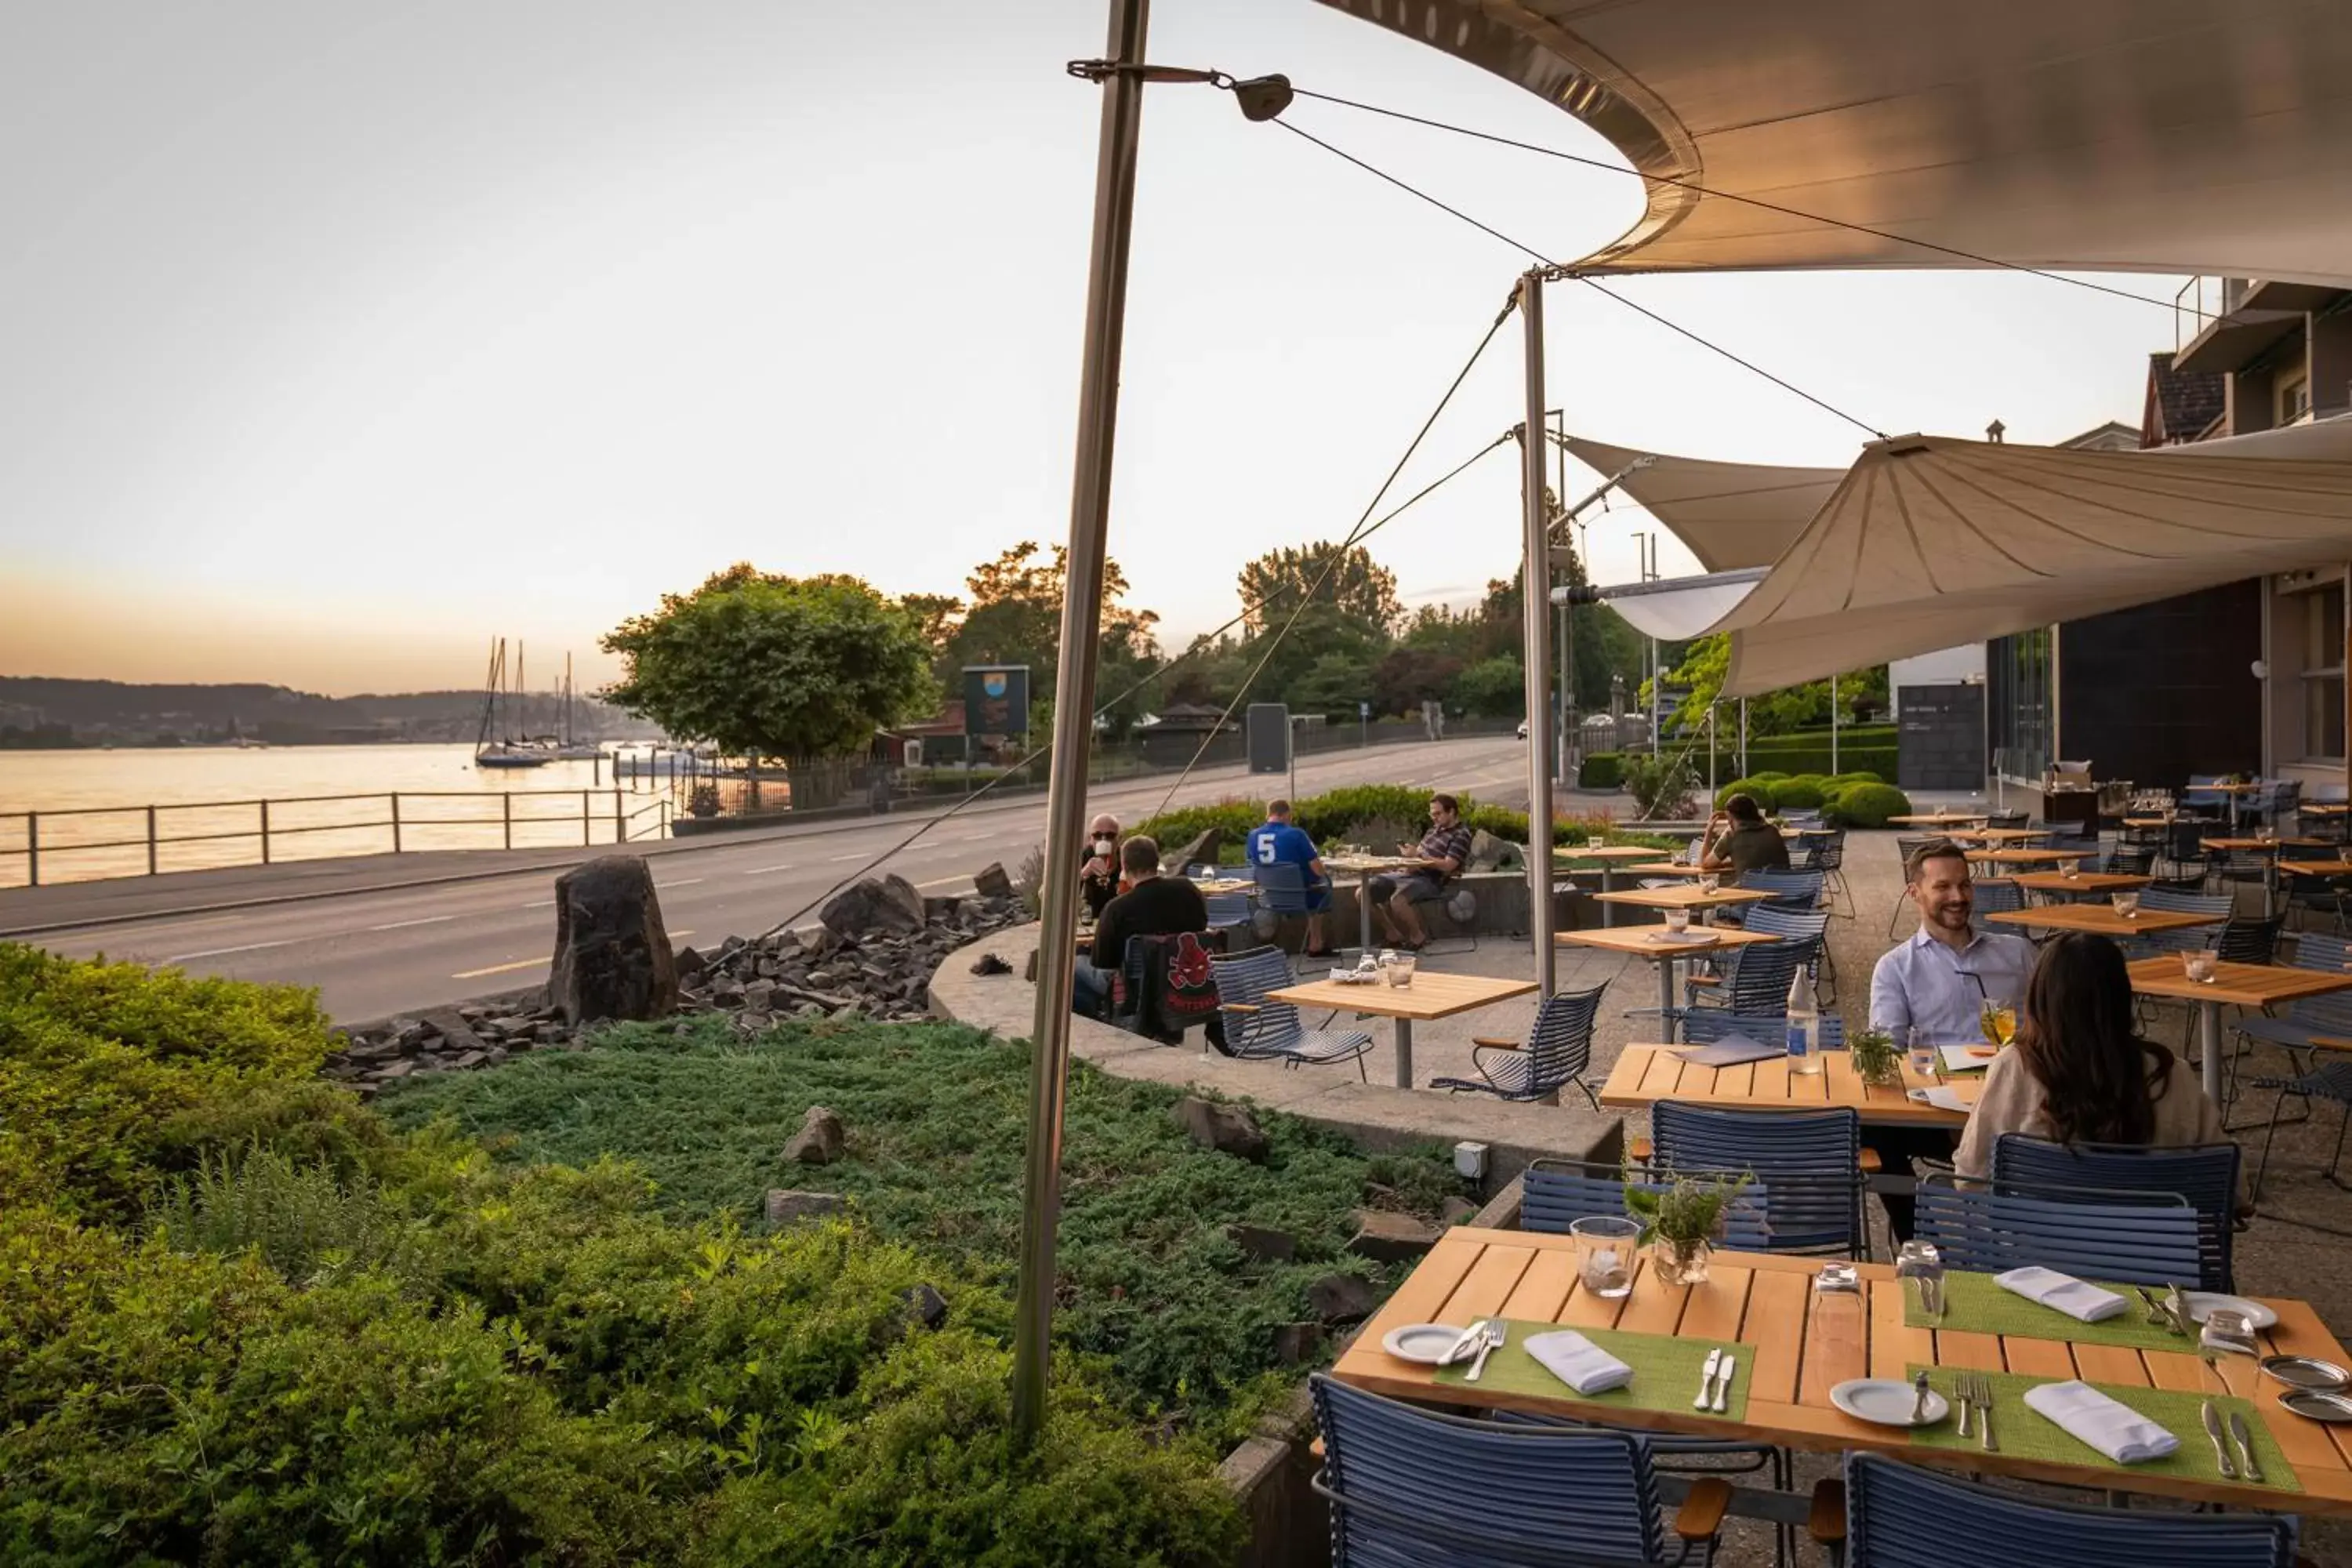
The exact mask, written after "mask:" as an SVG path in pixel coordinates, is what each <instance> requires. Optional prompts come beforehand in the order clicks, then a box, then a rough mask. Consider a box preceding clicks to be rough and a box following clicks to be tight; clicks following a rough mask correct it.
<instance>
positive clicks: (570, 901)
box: [547, 855, 677, 1026]
mask: <svg viewBox="0 0 2352 1568" xmlns="http://www.w3.org/2000/svg"><path fill="white" fill-rule="evenodd" d="M547 1005H548V1006H550V1007H551V1008H552V1009H554V1010H555V1011H557V1012H559V1013H561V1014H562V1016H563V1020H564V1022H566V1023H567V1024H571V1025H573V1026H578V1025H580V1024H582V1023H584V1022H586V1021H587V1020H588V1019H591V1018H659V1017H663V1016H667V1015H668V1014H670V1013H673V1012H675V1011H677V956H676V955H675V954H674V953H672V952H671V951H670V944H669V933H668V932H667V931H664V930H663V929H662V916H661V900H659V899H658V898H657V897H656V895H655V893H654V877H653V872H652V870H651V869H650V868H647V867H646V863H645V860H644V858H642V857H639V856H635V855H606V856H604V857H602V858H598V859H594V860H591V861H589V862H587V863H586V864H585V865H581V866H575V867H573V868H572V869H571V870H569V871H566V872H565V873H564V874H563V875H562V876H561V877H558V878H557V879H555V963H554V969H553V972H552V973H550V975H549V976H548V981H547Z"/></svg>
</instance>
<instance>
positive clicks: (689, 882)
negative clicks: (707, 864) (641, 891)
mask: <svg viewBox="0 0 2352 1568" xmlns="http://www.w3.org/2000/svg"><path fill="white" fill-rule="evenodd" d="M701 880H702V879H701V878H699V877H681V878H679V879H677V881H675V882H656V883H655V884H654V891H655V892H656V893H667V892H668V891H669V890H670V889H672V888H691V887H692V886H694V885H695V884H696V883H697V882H699V881H701Z"/></svg>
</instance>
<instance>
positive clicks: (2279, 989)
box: [2131, 952, 2352, 1008]
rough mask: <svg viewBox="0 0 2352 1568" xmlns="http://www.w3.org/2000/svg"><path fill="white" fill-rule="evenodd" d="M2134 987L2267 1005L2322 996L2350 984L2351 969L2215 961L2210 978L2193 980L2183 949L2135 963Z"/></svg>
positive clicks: (2208, 1000)
mask: <svg viewBox="0 0 2352 1568" xmlns="http://www.w3.org/2000/svg"><path fill="white" fill-rule="evenodd" d="M2131 983H2132V989H2133V990H2135V991H2137V992H2138V993H2139V994H2141V995H2143V996H2169V997H2172V998H2175V999H2176V1000H2179V1001H2182V1002H2198V1003H2203V1004H2205V1005H2209V1006H2222V1007H2257V1008H2259V1007H2267V1006H2269V1005H2271V1004H2272V1003H2273V1002H2292V1001H2294V999H2295V998H2296V997H2298V996H2323V995H2326V994H2327V993H2328V992H2330V991H2342V990H2346V989H2347V988H2352V973H2334V974H2331V973H2327V972H2326V971H2325V970H2318V969H2290V968H2288V967H2286V966H2284V965H2283V964H2276V963H2216V964H2214V965H2213V978H2212V979H2210V980H2191V979H2189V973H2188V971H2187V970H2186V969H2185V968H2183V967H2182V965H2181V963H2180V955H2179V953H2173V952H2168V953H2159V954H2158V955H2157V956H2156V957H2154V958H2143V959H2139V960H2137V961H2136V962H2135V963H2133V964H2132V966H2131Z"/></svg>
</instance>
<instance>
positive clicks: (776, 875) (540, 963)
mask: <svg viewBox="0 0 2352 1568" xmlns="http://www.w3.org/2000/svg"><path fill="white" fill-rule="evenodd" d="M1526 768H1527V760H1526V750H1525V747H1524V745H1523V743H1522V742H1518V741H1516V740H1513V739H1511V738H1510V737H1508V736H1505V737H1501V738H1499V739H1498V738H1496V737H1493V736H1479V737H1475V738H1472V739H1467V740H1456V741H1439V742H1401V743H1396V744H1391V745H1386V746H1378V747H1373V748H1370V749H1369V750H1363V751H1341V752H1323V753H1318V754H1317V755H1314V756H1310V757H1302V758H1300V759H1299V763H1298V775H1297V776H1298V790H1299V793H1300V794H1302V795H1312V794H1317V793H1319V792H1321V791H1323V790H1327V789H1332V788H1336V787H1338V786H1339V785H1343V784H1366V783H1381V784H1418V785H1422V786H1425V787H1430V788H1442V789H1454V790H1460V791H1464V792H1466V793H1469V794H1474V795H1478V796H1479V797H1480V798H1481V799H1484V800H1490V801H1495V802H1497V803H1503V804H1509V805H1520V804H1523V803H1524V802H1525V801H1526V798H1527V772H1526ZM1170 782H1171V781H1170V780H1169V779H1168V778H1160V779H1140V780H1129V781H1124V782H1119V783H1114V784H1103V785H1101V786H1099V787H1097V789H1095V790H1094V791H1093V793H1092V797H1091V799H1090V802H1089V804H1090V805H1092V806H1093V807H1094V808H1095V809H1097V810H1103V811H1109V812H1112V813H1114V814H1115V815H1118V816H1125V817H1128V818H1129V820H1133V819H1135V818H1139V817H1141V816H1147V815H1149V814H1150V812H1152V811H1153V810H1156V809H1157V808H1158V806H1159V804H1160V798H1161V796H1162V795H1165V794H1166V793H1167V790H1168V785H1169V784H1170ZM1268 786H1272V787H1273V788H1276V789H1279V788H1283V787H1286V781H1285V780H1283V779H1280V778H1278V777H1276V776H1272V775H1264V776H1260V777H1258V778H1255V779H1253V778H1251V777H1250V776H1249V775H1248V774H1247V773H1244V771H1243V770H1241V769H1240V768H1238V767H1230V766H1229V767H1223V768H1218V769H1213V770H1207V769H1204V770H1202V772H1201V773H1198V774H1195V775H1194V776H1193V777H1192V779H1190V780H1188V781H1186V784H1185V785H1184V788H1183V789H1182V790H1181V792H1180V793H1179V794H1178V795H1177V801H1178V803H1179V804H1197V803H1201V802H1206V801H1214V800H1218V799H1222V798H1225V797H1228V796H1232V795H1244V794H1249V795H1262V794H1264V793H1266V791H1267V789H1268ZM920 820H921V817H920V816H918V815H908V814H899V815H893V816H887V817H858V818H852V819H849V820H845V821H836V822H831V823H817V824H811V825H809V826H806V827H802V828H797V829H779V830H777V831H774V832H770V833H761V834H757V835H751V834H745V835H719V836H715V837H709V838H698V839H688V840H682V841H673V842H670V843H666V844H663V845H661V846H660V847H658V849H657V850H656V853H654V854H652V855H650V856H649V857H648V858H649V860H650V862H651V864H652V866H653V868H654V881H655V885H656V888H658V889H660V893H661V902H662V917H663V920H664V921H665V922H666V923H667V926H668V928H669V932H670V935H671V937H672V938H673V939H674V940H677V941H679V942H693V943H697V944H709V943H712V942H717V941H719V939H720V938H722V937H724V936H727V935H729V934H730V933H741V934H746V935H748V934H752V933H756V932H759V931H765V930H767V929H769V928H770V927H772V926H773V925H775V924H777V923H778V922H779V921H783V920H786V919H788V918H791V917H792V916H793V914H794V912H795V911H796V910H800V909H801V908H802V907H803V905H806V904H808V903H810V902H811V901H812V900H815V899H817V898H819V897H820V896H821V895H823V894H824V892H825V890H826V889H828V888H829V887H831V885H832V884H833V883H834V882H835V881H837V880H839V879H842V878H844V877H845V876H849V875H851V874H853V873H855V872H856V871H857V870H858V868H860V867H861V866H862V865H863V863H864V862H865V861H866V860H867V859H869V858H872V857H873V856H875V855H876V854H877V853H879V852H880V851H881V850H882V849H884V848H885V847H887V846H889V845H890V844H893V843H895V842H896V841H897V840H898V839H899V838H901V837H905V836H906V835H907V834H908V833H909V832H911V831H913V829H914V828H915V826H917V825H918V823H919V821H920ZM1044 837H1045V797H1044V796H1042V795H1028V796H1024V797H1018V798H1016V799H1013V800H1011V801H1008V802H1006V803H1005V804H1003V805H988V804H986V803H984V802H983V803H982V805H979V806H975V807H973V808H972V809H971V810H969V811H967V812H965V813H963V814H962V815H961V816H957V817H955V818H954V819H953V820H951V821H949V822H947V823H944V824H942V825H941V826H940V827H938V828H937V829H935V830H934V831H933V832H931V833H929V834H927V835H925V837H923V838H921V839H920V840H919V841H918V842H917V843H916V844H915V845H914V846H913V847H910V848H908V850H906V851H905V852H904V853H902V854H900V855H898V856H897V857H896V858H893V859H892V860H891V861H889V862H888V863H887V865H886V866H885V867H884V868H883V869H885V870H887V871H895V872H897V873H898V875H900V876H902V877H905V878H906V879H908V880H909V881H911V882H913V883H915V884H916V885H917V886H918V887H919V888H921V889H923V890H924V891H926V892H947V891H951V890H954V889H961V888H969V887H970V886H971V877H972V873H973V872H974V871H976V870H978V869H979V868H982V867H983V866H985V865H987V864H988V863H989V862H990V861H992V860H995V861H1001V862H1003V865H1004V867H1005V868H1006V869H1008V870H1017V869H1018V868H1019V866H1020V863H1021V860H1022V859H1023V858H1024V856H1026V855H1027V854H1028V852H1029V851H1030V850H1031V849H1032V848H1034V847H1037V846H1039V845H1040V844H1041V842H1042V841H1043V839H1044ZM593 853H596V851H589V852H585V853H583V855H582V856H580V857H575V858H585V855H586V854H593ZM488 858H489V859H490V860H491V862H492V863H493V864H495V863H496V861H497V859H498V857H496V856H491V857H488ZM483 859H484V857H480V856H468V855H467V854H466V853H464V852H444V853H440V854H436V855H432V856H407V857H403V858H402V859H401V861H400V862H398V863H397V867H398V868H397V869H396V870H391V871H385V872H383V873H381V874H380V875H378V876H377V877H376V878H375V880H378V881H381V882H384V883H389V882H393V881H396V880H403V879H411V880H413V879H415V877H417V876H419V875H440V876H445V877H446V876H464V875H466V874H467V872H468V871H469V870H471V869H474V868H478V867H480V866H481V864H482V861H483ZM327 864H329V863H323V862H320V861H308V862H299V863H296V864H294V865H290V866H286V867H282V868H275V869H274V870H269V871H264V870H259V869H258V868H257V869H256V870H254V871H252V872H248V873H243V874H240V876H239V878H238V879H236V883H235V890H234V892H233V893H232V892H226V891H224V890H222V889H223V887H224V884H223V883H222V882H221V881H219V880H210V881H206V882H204V883H196V882H193V881H190V880H187V879H183V878H177V877H171V876H165V877H158V878H152V879H138V880H137V881H136V882H127V881H126V882H114V883H107V884H102V885H90V884H83V885H80V886H81V887H83V888H84V889H86V890H87V889H91V888H94V887H96V888H102V889H103V894H104V898H105V904H104V906H103V907H102V908H101V909H100V911H99V918H100V921H102V923H89V924H77V925H75V926H74V927H73V928H72V929H66V930H54V931H47V932H43V933H36V934H31V935H28V936H25V937H22V938H20V939H19V940H26V941H31V942H38V943H39V944H40V945H42V946H45V947H47V948H48V949H50V950H51V951H53V952H61V953H66V954H69V955H72V956H77V957H86V956H89V955H92V954H96V953H100V952H102V953H104V954H106V955H107V956H108V957H110V958H122V959H135V960H139V961H141V962H145V963H168V964H174V965H177V966H179V967H182V968H184V969H188V970H191V971H194V972H196V973H208V974H223V975H232V976H235V977H236V978H238V979H242V980H282V981H291V982H295V983H297V984H303V985H315V986H317V987H318V988H319V990H320V995H321V997H322V999H323V1001H324V1002H325V1004H326V1006H327V1009H328V1011H329V1012H330V1013H331V1014H332V1015H333V1016H335V1017H337V1018H339V1019H346V1020H352V1019H361V1018H371V1017H378V1016H384V1015H387V1014H392V1013H401V1012H414V1011H415V1010H417V1009H420V1008H425V1007H431V1006H436V1005H442V1004H446V1003H449V1002H456V1001H462V1000H464V999H466V998H467V997H472V996H480V995H487V994H491V993H493V992H500V991H511V990H515V989H518V988H520V987H522V986H527V985H530V984H536V983H538V982H540V981H541V980H542V979H544V978H545V976H546V973H547V965H548V961H549V958H550V956H551V953H552V952H553V948H554V942H555V916H554V912H553V911H554V889H553V885H552V884H553V881H554V876H555V872H556V870H557V869H560V866H558V867H551V866H550V865H549V864H547V863H546V862H545V861H544V860H541V861H539V863H536V864H533V865H531V866H530V867H529V868H518V869H515V870H512V871H509V872H502V873H499V874H497V875H492V876H488V877H481V878H478V879H468V880H463V881H445V882H443V883H441V884H440V885H438V886H414V885H411V886H407V887H386V886H371V887H366V888H360V889H353V890H352V891H349V892H338V893H333V894H331V895H328V896H324V897H320V896H305V897H301V898H299V899H293V900H286V901H269V902H261V903H258V904H256V905H254V906H253V907H248V908H243V909H235V910H223V909H213V910H205V909H204V908H203V906H205V905H210V904H215V903H219V902H225V901H228V900H231V899H234V900H268V899H270V898H271V897H272V893H273V889H277V890H294V889H304V888H315V886H316V885H317V883H318V881H319V879H320V873H321V868H322V866H325V865H327ZM385 864H386V862H385V861H384V860H383V859H381V858H379V859H378V860H376V861H375V862H373V865H375V866H377V867H383V866H384V865H385ZM350 874H351V875H352V876H353V877H354V878H358V877H363V876H365V875H366V873H364V872H362V871H360V870H358V869H357V868H353V869H352V872H351V873H350ZM192 875H193V876H199V877H209V876H211V874H208V873H194V874H192ZM134 889H135V891H134ZM71 892H72V889H68V888H58V889H46V888H45V889H32V890H31V891H29V892H16V893H13V894H0V930H6V929H9V928H16V929H19V930H22V929H24V928H28V927H33V926H36V925H37V924H40V923H43V922H44V919H45V917H52V915H53V911H55V910H58V909H62V908H65V907H67V906H66V904H65V902H64V900H65V898H66V897H67V896H68V895H69V894H70V893H71ZM86 896H91V895H88V894H87V893H86ZM124 906H128V907H124ZM62 918H68V919H73V920H76V921H81V920H86V919H90V918H92V917H91V916H90V915H89V913H88V912H87V910H85V912H83V913H77V914H68V915H67V916H64V917H62ZM803 918H806V919H814V916H813V915H811V916H807V917H803Z"/></svg>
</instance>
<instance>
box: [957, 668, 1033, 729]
mask: <svg viewBox="0 0 2352 1568" xmlns="http://www.w3.org/2000/svg"><path fill="white" fill-rule="evenodd" d="M963 732H964V733H965V734H967V735H970V736H972V737H974V738H975V739H977V738H979V737H982V736H999V737H1009V736H1014V735H1019V736H1023V737H1026V736H1027V735H1028V733H1029V667H1028V666H1027V665H1025V664H967V665H965V666H964V667H963Z"/></svg>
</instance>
